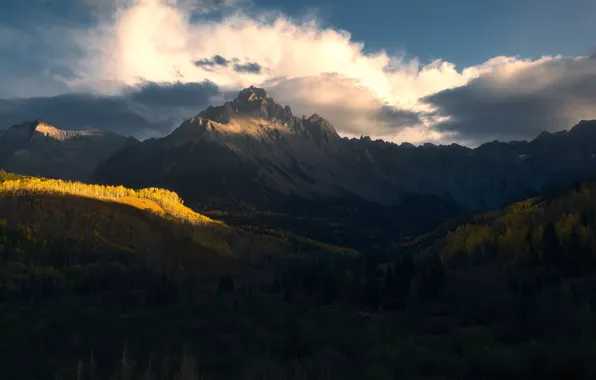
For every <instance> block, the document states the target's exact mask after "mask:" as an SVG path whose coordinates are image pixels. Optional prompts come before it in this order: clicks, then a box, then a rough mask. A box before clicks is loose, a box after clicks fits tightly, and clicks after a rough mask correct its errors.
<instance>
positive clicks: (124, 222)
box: [0, 173, 596, 380]
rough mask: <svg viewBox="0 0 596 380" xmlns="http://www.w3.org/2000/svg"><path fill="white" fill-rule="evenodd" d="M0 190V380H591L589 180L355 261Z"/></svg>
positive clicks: (190, 221) (25, 188)
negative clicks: (2, 377) (0, 218)
mask: <svg viewBox="0 0 596 380" xmlns="http://www.w3.org/2000/svg"><path fill="white" fill-rule="evenodd" d="M0 177H1V181H2V183H0V211H1V212H2V215H5V217H4V218H3V219H2V220H0V336H2V339H0V366H1V367H2V369H3V376H5V378H9V379H15V380H20V379H64V380H67V379H76V380H80V379H95V380H103V379H110V380H112V379H113V380H116V379H118V380H128V379H177V380H195V379H205V380H209V379H224V380H225V379H258V380H261V379H294V380H298V379H309V380H310V379H379V380H385V379H502V378H524V379H561V378H565V379H588V378H590V379H591V378H596V363H595V362H594V361H593V360H591V358H593V353H594V352H595V349H596V315H595V311H594V307H595V306H596V276H595V275H594V274H595V273H594V265H595V260H596V259H595V257H596V240H595V239H596V234H595V233H594V231H595V228H594V227H595V225H594V224H595V223H596V202H594V201H595V199H596V182H585V183H578V184H576V185H575V186H574V187H573V188H571V189H568V190H567V191H564V192H560V193H558V194H552V195H549V196H546V197H542V198H535V199H530V200H526V201H523V202H519V203H516V204H513V205H511V206H509V207H508V208H506V209H504V210H502V211H495V212H491V213H487V214H480V215H476V216H473V217H470V218H466V219H458V220H454V221H452V222H450V223H446V224H444V225H443V226H441V227H440V228H438V229H436V230H434V231H433V232H431V233H428V234H426V235H421V236H418V237H414V238H411V239H400V237H399V236H395V237H394V240H393V242H391V244H383V245H382V246H381V247H379V248H375V249H371V250H363V249H361V248H359V249H358V250H356V249H352V248H346V247H340V246H334V245H331V244H328V243H323V242H318V241H315V240H313V239H309V238H308V237H305V236H302V235H299V234H297V233H296V232H291V231H285V230H282V229H273V228H270V227H266V226H258V225H254V226H244V228H238V227H230V226H228V225H226V224H224V223H221V222H216V221H212V220H211V219H209V218H207V217H204V216H201V215H200V214H196V213H194V212H193V211H190V209H186V208H184V206H183V204H182V202H181V200H180V199H179V198H178V197H177V195H176V194H174V193H172V192H168V191H165V190H157V189H154V190H137V191H135V190H129V189H125V188H119V187H102V186H90V185H82V184H77V183H65V182H55V180H45V179H36V178H24V177H20V176H15V175H13V174H10V173H1V175H0ZM57 189H59V190H57ZM122 200H125V203H123V202H122ZM147 201H150V202H151V203H147ZM139 205H140V206H139ZM180 210H182V211H180ZM84 231H87V232H84ZM212 236H215V237H212ZM205 239H206V240H209V241H211V242H210V243H209V242H207V243H205V242H203V240H205ZM214 242H215V243H214ZM217 242H219V243H217ZM222 247H227V248H222ZM247 247H249V248H247Z"/></svg>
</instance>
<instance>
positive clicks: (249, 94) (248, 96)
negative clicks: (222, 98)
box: [233, 86, 273, 103]
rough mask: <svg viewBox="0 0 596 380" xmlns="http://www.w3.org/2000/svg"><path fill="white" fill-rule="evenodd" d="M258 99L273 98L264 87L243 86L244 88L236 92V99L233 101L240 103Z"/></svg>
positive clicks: (270, 99)
mask: <svg viewBox="0 0 596 380" xmlns="http://www.w3.org/2000/svg"><path fill="white" fill-rule="evenodd" d="M259 100H261V101H262V100H265V101H267V100H269V101H273V99H272V98H271V97H270V96H269V94H268V93H267V91H265V89H264V88H258V87H255V86H250V87H248V88H245V89H244V90H242V91H240V92H239V93H238V96H237V97H236V99H234V101H233V102H237V103H241V102H251V101H253V102H254V101H259Z"/></svg>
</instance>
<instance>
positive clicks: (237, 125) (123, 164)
mask: <svg viewBox="0 0 596 380" xmlns="http://www.w3.org/2000/svg"><path fill="white" fill-rule="evenodd" d="M594 152H596V122H595V121H582V122H580V123H579V124H578V125H577V126H575V127H574V128H572V129H571V130H570V131H569V132H567V131H562V132H557V133H553V134H551V133H548V132H543V133H542V134H540V136H538V137H537V138H536V139H534V140H532V141H530V142H527V141H514V142H510V143H502V142H497V141H495V142H491V143H487V144H484V145H482V146H480V147H478V148H475V149H470V148H467V147H463V146H459V145H456V144H453V145H449V146H444V145H440V146H436V145H433V144H425V145H422V146H419V147H415V146H413V145H411V144H407V143H404V144H401V145H397V144H394V143H390V142H385V141H382V140H376V141H372V140H371V139H370V138H368V137H364V138H360V139H347V138H341V137H340V136H339V135H338V133H337V132H336V130H335V129H334V127H333V126H332V125H331V124H330V123H329V122H327V121H326V120H325V119H323V118H322V117H320V116H318V115H312V116H310V117H308V118H307V117H305V116H302V117H301V118H299V117H296V116H294V115H293V114H292V111H291V109H290V107H288V106H285V107H283V106H281V105H279V104H277V103H276V102H275V101H274V100H273V99H272V98H271V97H270V96H269V95H268V94H267V92H266V91H265V90H264V89H260V88H255V87H250V88H247V89H244V90H242V91H240V93H239V94H238V96H237V97H236V98H235V99H234V100H232V101H229V102H226V103H225V104H224V105H222V106H216V107H214V106H211V107H209V108H207V109H206V110H204V111H203V112H201V113H199V114H198V115H197V116H196V117H194V118H192V119H190V120H187V121H185V122H184V123H182V125H181V126H180V127H179V128H178V129H176V130H175V131H174V132H173V133H172V134H170V135H169V136H166V137H164V138H160V139H150V140H147V141H144V142H142V143H141V144H136V145H134V146H131V147H128V148H127V149H124V150H122V151H121V152H119V153H117V154H115V155H114V156H112V157H110V158H109V159H108V160H107V161H106V162H104V163H102V164H101V165H100V166H99V167H98V170H97V171H96V173H95V176H94V177H93V178H94V180H96V181H99V182H105V183H125V184H127V185H129V186H133V187H143V186H149V185H158V186H162V187H166V188H172V189H175V190H176V191H179V192H180V193H181V194H182V195H183V196H184V197H185V198H186V199H188V200H189V201H191V202H192V203H193V204H195V203H196V204H200V205H202V207H204V208H208V207H215V208H222V207H231V206H230V205H238V204H244V203H243V202H247V203H249V204H251V205H253V206H254V205H256V206H257V207H262V206H263V205H268V206H271V205H272V204H275V202H276V201H277V202H278V203H283V202H286V203H287V200H288V199H302V200H318V201H321V200H324V201H337V200H347V199H349V200H360V201H365V202H370V203H374V204H384V205H399V204H403V199H404V197H407V196H408V195H412V194H414V195H416V194H417V195H423V196H431V197H435V198H440V199H443V200H445V201H451V202H455V203H457V204H460V205H462V206H463V207H464V208H466V209H468V210H484V209H492V208H498V207H501V206H503V205H505V204H507V203H509V202H512V201H515V200H518V199H523V198H525V197H529V196H533V195H535V194H539V193H540V192H542V191H545V190H547V189H551V188H556V187H560V186H566V185H568V184H569V183H571V182H572V181H575V180H580V179H584V178H587V177H590V176H593V175H596V159H595V156H594ZM280 200H281V201H280ZM274 208H275V207H274Z"/></svg>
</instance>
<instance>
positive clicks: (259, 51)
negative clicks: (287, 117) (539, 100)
mask: <svg viewBox="0 0 596 380" xmlns="http://www.w3.org/2000/svg"><path fill="white" fill-rule="evenodd" d="M114 1H115V4H116V5H117V6H114V7H112V8H111V9H112V11H111V12H108V13H105V12H103V13H101V15H102V16H101V17H100V19H99V22H98V24H97V26H96V27H94V28H92V29H91V30H90V31H88V32H87V33H79V34H78V35H77V36H76V38H77V40H76V42H77V44H78V45H79V46H80V47H81V48H83V49H84V50H85V51H86V54H85V55H84V56H83V57H82V59H79V60H76V64H75V66H74V67H73V69H74V71H75V73H76V77H75V79H71V80H68V82H67V83H68V85H69V86H71V87H72V88H73V89H77V90H87V91H89V90H91V91H95V92H102V93H115V92H116V93H117V92H119V91H121V90H122V88H126V87H127V86H134V85H138V84H139V83H142V82H143V81H153V82H173V81H181V82H202V81H204V80H210V81H212V82H214V83H215V84H217V85H218V86H220V87H221V88H223V89H224V90H230V89H240V88H243V87H247V86H249V85H257V86H264V87H266V88H268V89H271V91H272V93H274V95H275V96H276V98H277V99H278V100H279V101H280V102H282V103H288V104H291V105H292V106H293V109H294V110H295V113H313V112H316V113H319V114H321V115H322V116H324V117H326V118H328V119H329V120H330V121H331V122H332V123H333V124H334V125H335V126H336V127H337V129H338V130H340V131H343V132H345V133H351V134H357V135H358V134H365V135H373V136H381V135H382V136H384V137H385V138H388V139H390V140H393V141H405V140H409V141H411V142H415V143H416V142H421V141H428V140H433V141H438V140H441V139H442V140H443V141H451V140H450V138H451V136H450V135H447V134H446V132H437V131H435V130H433V129H432V125H433V123H436V122H437V120H436V119H433V118H431V117H425V118H422V120H419V125H417V126H414V125H411V123H410V124H408V125H406V126H404V125H403V124H399V123H397V121H400V122H401V121H403V120H404V119H402V118H397V119H396V123H392V121H391V120H388V119H386V118H385V119H383V118H379V117H378V115H379V113H378V111H379V109H380V108H381V107H386V106H392V107H397V108H399V109H401V110H405V111H430V110H432V109H433V107H432V106H431V105H429V104H426V103H424V102H422V101H421V99H422V98H424V97H426V96H429V95H432V94H435V93H437V92H440V91H442V90H445V89H450V88H455V87H459V86H463V85H466V84H468V83H469V82H470V81H471V80H473V79H475V78H479V77H481V76H483V75H487V74H491V75H492V76H491V78H493V82H494V83H495V84H496V85H501V86H505V87H506V86H509V83H510V81H511V80H512V78H517V77H518V74H519V73H520V72H523V71H527V70H536V69H538V68H539V67H540V65H541V64H543V63H544V62H548V61H551V60H553V59H557V58H556V57H555V58H553V57H545V58H542V59H540V60H537V61H530V60H521V59H518V58H514V57H496V58H493V59H491V60H489V61H487V62H484V63H482V64H480V65H478V66H473V67H468V68H464V69H463V70H457V69H456V68H455V66H454V65H453V64H452V63H449V62H444V61H441V60H437V61H434V62H431V63H429V64H423V63H421V62H419V61H418V60H416V59H413V60H408V59H405V58H403V57H391V56H389V55H388V54H387V53H386V52H384V51H379V52H377V53H374V54H368V53H365V52H364V51H363V47H364V45H363V44H362V43H357V42H354V41H352V40H351V36H350V34H349V33H348V32H345V31H340V30H333V29H324V28H321V27H320V26H319V24H318V23H317V22H316V20H312V19H311V20H307V21H302V22H297V21H294V20H291V19H289V18H287V17H285V16H283V15H280V14H270V13H267V14H259V15H254V14H250V13H241V12H238V13H236V14H234V15H230V16H227V17H225V18H223V19H220V20H210V21H201V22H193V21H192V20H191V11H192V9H193V7H194V9H196V8H197V6H198V7H200V6H201V5H203V6H204V9H210V8H209V7H211V6H213V4H215V3H214V2H201V3H198V2H196V1H190V0H177V1H176V0H123V1H118V0H114ZM226 1H229V0H226ZM228 5H229V4H228ZM215 55H219V56H222V57H225V58H226V59H228V60H232V59H237V60H238V62H240V63H250V62H255V63H258V64H259V65H260V66H261V67H262V70H261V72H260V73H257V74H255V73H243V72H238V71H235V70H234V65H233V64H229V65H227V66H225V65H216V66H211V67H198V66H196V65H195V64H194V62H196V61H198V60H201V59H206V58H211V57H213V56H215ZM548 80H549V78H540V77H539V76H538V77H536V78H534V79H533V81H532V83H529V84H528V86H527V87H525V88H526V90H528V91H531V90H532V88H537V87H539V86H540V85H541V83H542V82H545V81H546V82H548ZM198 111H199V110H197V112H198ZM406 120H409V119H407V118H406Z"/></svg>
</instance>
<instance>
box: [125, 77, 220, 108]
mask: <svg viewBox="0 0 596 380" xmlns="http://www.w3.org/2000/svg"><path fill="white" fill-rule="evenodd" d="M218 92H219V89H218V87H217V86H216V85H215V84H213V83H211V82H208V81H206V82H203V83H181V82H174V83H155V82H147V83H143V84H142V85H141V86H140V87H139V88H135V89H134V90H133V91H132V92H131V94H130V98H131V99H132V100H133V101H135V102H138V103H141V104H143V105H146V106H149V107H200V106H203V105H205V104H208V103H209V100H210V98H211V97H212V96H215V95H217V94H218Z"/></svg>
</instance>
